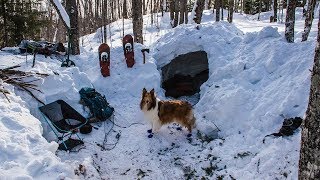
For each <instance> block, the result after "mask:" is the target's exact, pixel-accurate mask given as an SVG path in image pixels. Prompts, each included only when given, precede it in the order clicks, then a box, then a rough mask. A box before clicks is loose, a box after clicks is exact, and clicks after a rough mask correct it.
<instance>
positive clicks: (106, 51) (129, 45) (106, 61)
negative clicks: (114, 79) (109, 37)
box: [98, 34, 135, 77]
mask: <svg viewBox="0 0 320 180" xmlns="http://www.w3.org/2000/svg"><path fill="white" fill-rule="evenodd" d="M122 45H123V52H124V56H125V59H126V64H127V67H128V68H131V67H133V65H134V63H135V61H134V49H133V37H132V36H131V35H129V34H128V35H126V36H125V37H124V38H123V40H122ZM98 52H99V64H100V70H101V74H102V76H103V77H107V76H110V47H109V46H108V44H106V43H102V44H101V45H100V46H99V48H98Z"/></svg>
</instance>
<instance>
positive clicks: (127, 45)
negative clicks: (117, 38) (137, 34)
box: [122, 34, 135, 68]
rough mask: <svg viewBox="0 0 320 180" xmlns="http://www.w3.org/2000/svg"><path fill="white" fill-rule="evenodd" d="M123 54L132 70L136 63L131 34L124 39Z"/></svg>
mask: <svg viewBox="0 0 320 180" xmlns="http://www.w3.org/2000/svg"><path fill="white" fill-rule="evenodd" d="M122 46H123V53H124V57H125V58H126V63H127V67H128V68H131V67H132V66H133V65H134V63H135V61H134V49H133V37H132V36H131V35H130V34H127V35H126V36H124V37H123V39H122Z"/></svg>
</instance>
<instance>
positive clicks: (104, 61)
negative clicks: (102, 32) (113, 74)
mask: <svg viewBox="0 0 320 180" xmlns="http://www.w3.org/2000/svg"><path fill="white" fill-rule="evenodd" d="M98 52H99V63H100V71H101V74H102V76H103V77H107V76H110V47H109V46H108V44H106V43H102V44H101V45H100V46H99V48H98Z"/></svg>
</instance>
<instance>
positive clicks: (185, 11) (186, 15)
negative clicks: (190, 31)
mask: <svg viewBox="0 0 320 180" xmlns="http://www.w3.org/2000/svg"><path fill="white" fill-rule="evenodd" d="M184 1H185V5H184V23H185V24H188V8H187V6H188V0H184Z"/></svg>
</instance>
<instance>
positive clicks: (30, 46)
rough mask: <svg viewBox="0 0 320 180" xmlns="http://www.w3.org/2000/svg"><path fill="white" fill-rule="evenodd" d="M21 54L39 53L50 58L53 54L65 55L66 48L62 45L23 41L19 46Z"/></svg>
mask: <svg viewBox="0 0 320 180" xmlns="http://www.w3.org/2000/svg"><path fill="white" fill-rule="evenodd" d="M19 50H20V53H21V54H23V53H26V52H27V53H32V54H33V53H34V52H35V51H37V53H38V54H43V55H45V56H50V55H51V54H60V55H65V52H66V50H65V47H64V46H63V44H62V43H60V42H59V43H52V42H47V41H38V42H35V41H31V40H30V41H29V40H22V41H21V43H20V45H19Z"/></svg>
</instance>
